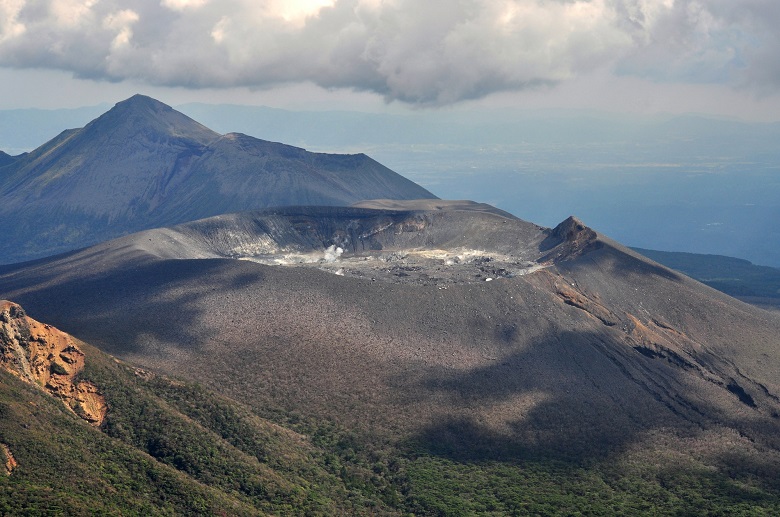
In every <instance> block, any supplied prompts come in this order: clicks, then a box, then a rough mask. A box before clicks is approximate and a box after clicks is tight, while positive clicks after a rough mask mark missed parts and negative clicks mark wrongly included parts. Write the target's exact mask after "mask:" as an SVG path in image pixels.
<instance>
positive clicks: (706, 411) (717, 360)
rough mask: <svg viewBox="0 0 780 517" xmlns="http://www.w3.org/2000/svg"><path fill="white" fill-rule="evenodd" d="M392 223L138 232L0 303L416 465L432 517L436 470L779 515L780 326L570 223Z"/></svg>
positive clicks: (415, 486) (452, 214)
mask: <svg viewBox="0 0 780 517" xmlns="http://www.w3.org/2000/svg"><path fill="white" fill-rule="evenodd" d="M383 204H386V203H377V204H376V205H383ZM391 205H392V206H394V207H395V208H394V209H392V210H375V209H370V208H358V207H353V208H338V207H333V208H316V207H309V208H299V209H294V208H290V209H284V210H268V211H263V212H254V213H247V214H239V215H234V216H220V217H217V218H212V219H208V220H204V221H198V222H194V223H188V224H186V225H182V226H179V227H175V228H169V229H162V230H154V231H149V232H143V233H140V234H136V235H132V236H128V237H126V238H123V239H119V240H116V241H112V242H109V243H104V244H101V245H99V246H96V247H94V248H90V249H87V250H84V251H82V252H78V253H72V254H69V255H67V256H63V257H58V258H52V259H48V260H44V261H40V262H38V263H34V264H26V265H18V266H7V267H4V268H2V269H0V292H4V293H8V294H7V295H8V296H13V297H14V298H15V299H19V300H22V301H23V302H24V303H25V304H26V305H27V306H28V307H34V310H35V311H36V312H37V313H40V314H44V315H45V317H46V318H47V319H49V320H50V321H52V322H54V323H55V324H57V325H60V326H63V327H64V328H67V329H69V330H72V331H73V332H76V333H78V334H79V335H82V336H84V337H85V338H88V339H89V340H90V341H91V342H94V343H95V344H97V345H98V346H100V347H101V348H103V349H104V350H106V351H109V352H111V353H113V354H116V355H118V356H119V357H122V358H124V359H127V360H132V361H134V362H137V363H139V364H141V365H142V366H144V367H146V368H151V369H155V370H158V371H162V372H169V373H176V374H181V375H186V376H189V377H191V378H195V379H198V381H199V382H203V383H204V384H206V385H208V386H210V387H211V388H213V389H215V390H219V391H220V392H221V393H222V394H225V395H227V396H229V397H231V398H234V399H236V400H239V401H242V402H244V403H246V404H248V405H249V406H251V407H252V408H253V409H254V410H255V411H258V412H260V414H263V411H265V408H268V407H278V408H281V411H282V412H295V413H297V414H300V415H303V416H305V417H307V418H313V419H315V420H318V421H326V422H332V423H333V424H334V425H337V426H343V427H346V428H348V429H351V430H352V431H353V432H354V433H355V435H356V438H355V440H356V442H355V445H354V446H352V447H351V448H352V450H354V451H358V450H368V451H372V450H375V448H376V447H379V448H380V450H383V448H384V447H390V448H391V450H396V451H398V450H409V449H406V448H411V449H410V450H412V451H416V453H415V454H417V456H414V455H412V456H405V457H406V458H407V459H409V461H411V463H409V464H408V465H407V467H408V469H409V470H406V472H407V473H408V475H409V476H410V481H409V483H411V484H410V489H409V490H411V492H409V493H417V494H420V495H419V499H417V501H418V502H420V501H422V500H425V501H428V502H427V503H425V504H426V505H428V506H424V507H425V508H427V510H426V511H433V510H431V508H432V507H431V506H430V505H431V504H434V503H433V502H432V501H433V499H430V498H429V496H430V495H431V492H426V490H441V489H442V487H443V486H446V480H445V479H444V478H442V479H439V478H438V477H437V475H435V474H434V473H435V472H436V471H437V469H438V467H436V466H437V465H438V466H439V467H441V468H443V469H445V470H446V471H447V472H453V470H452V469H454V470H455V471H458V472H460V473H461V475H463V476H466V477H467V478H469V479H471V478H470V475H467V472H474V471H470V470H468V469H472V468H479V469H488V470H486V471H484V472H485V475H486V476H488V477H490V479H494V480H496V482H498V481H497V480H498V479H499V478H500V476H498V474H497V472H499V471H501V469H509V470H507V472H508V473H511V476H515V475H517V474H518V472H519V471H517V470H514V469H516V468H521V469H536V468H538V469H541V470H540V472H550V471H549V470H548V469H549V468H552V467H551V465H554V464H556V463H555V462H559V464H562V465H564V466H563V467H561V468H562V470H563V471H565V472H569V473H570V474H571V475H572V476H574V477H576V476H578V475H580V474H582V475H586V476H595V478H594V479H596V480H598V483H602V484H605V485H603V486H607V487H609V488H605V490H611V491H612V492H611V493H613V494H614V493H620V494H623V493H628V492H631V491H632V490H634V489H636V488H637V487H632V488H627V487H626V486H622V487H621V485H620V482H619V481H616V480H619V479H623V476H628V477H629V478H631V479H634V480H635V481H636V480H637V479H648V478H649V479H670V478H669V477H668V476H672V478H674V477H675V476H678V477H679V476H683V478H684V479H685V481H680V480H678V481H676V482H673V483H672V484H671V486H672V487H679V489H680V490H683V491H684V490H687V489H686V488H684V487H696V488H692V489H691V490H693V491H694V492H695V493H696V494H698V495H697V497H700V496H701V497H704V500H705V501H706V500H710V499H708V497H709V496H706V497H705V496H703V495H702V494H705V493H706V494H710V495H713V494H716V493H720V494H721V496H717V497H716V498H715V499H711V501H715V500H718V501H720V502H718V503H717V504H718V505H720V504H724V505H725V506H727V507H729V508H732V509H736V508H738V507H739V505H741V504H748V507H749V505H751V504H757V505H758V506H760V507H763V508H765V509H766V508H771V507H773V505H774V504H775V502H772V501H776V499H775V498H776V496H777V495H778V494H780V492H778V490H780V487H778V485H777V483H776V479H778V477H777V476H778V474H780V441H778V438H777V437H778V436H780V434H778V432H777V431H778V426H779V425H780V424H779V423H778V415H780V398H778V397H779V395H780V384H778V381H777V379H778V378H779V377H778V372H780V358H778V354H777V349H778V338H777V336H778V335H780V318H779V317H778V316H777V315H773V314H770V313H767V312H765V311H761V310H759V309H756V308H753V307H750V306H748V305H746V304H743V303H741V302H739V301H737V300H734V299H732V298H730V297H728V296H726V295H724V294H722V293H719V292H717V291H715V290H713V289H710V288H708V287H706V286H704V285H702V284H699V283H697V282H695V281H693V280H690V279H688V278H686V277H684V276H682V275H680V274H678V273H675V272H673V271H671V270H668V269H666V268H664V267H662V266H660V265H658V264H656V263H653V262H652V261H650V260H648V259H646V258H644V257H642V256H641V255H638V254H637V253H635V252H633V251H631V250H629V249H627V248H624V247H622V246H621V245H619V244H618V243H615V242H613V241H611V240H609V239H608V238H606V237H603V236H601V235H599V234H598V233H596V232H595V231H593V230H591V229H589V228H587V227H586V226H584V225H583V224H582V223H581V222H579V221H577V220H576V219H573V218H570V219H568V220H566V221H564V222H563V223H561V225H559V226H558V227H557V228H555V229H554V230H548V229H543V228H540V227H538V226H536V225H533V224H530V223H526V222H524V221H520V220H518V219H516V218H514V217H512V216H510V215H508V214H505V213H503V212H500V211H495V210H493V211H491V210H489V209H486V208H485V206H484V205H469V204H467V203H466V204H463V203H451V202H430V203H421V202H416V203H401V202H396V203H392V204H391ZM339 249H340V250H341V252H339V251H338V250H339ZM236 258H240V259H243V260H236ZM274 263H275V264H287V265H286V266H285V265H277V266H271V265H268V264H274ZM488 279H490V281H488ZM377 443H378V444H380V445H376V444H377ZM383 443H387V444H389V445H387V446H385V445H381V444H383ZM371 444H374V445H371ZM367 454H368V453H367ZM370 454H374V453H370ZM376 454H379V453H378V452H377V453H376ZM394 454H397V453H394ZM485 462H488V463H485ZM550 462H553V463H550ZM488 464H489V465H492V466H491V467H488V466H486V465H488ZM474 465H481V467H475V466H474ZM518 465H519V466H521V467H518ZM670 465H674V468H673V469H672V470H669V469H671V467H670ZM496 469H498V470H496ZM571 469H574V470H571ZM577 469H586V471H580V470H577ZM488 471H489V472H488ZM672 471H673V472H672ZM573 472H580V474H573ZM681 473H684V475H683V474H681ZM507 475H509V474H507ZM567 475H568V474H567ZM431 476H433V477H431ZM710 476H712V477H710ZM415 479H416V481H414V480H415ZM429 482H430V483H432V484H431V485H429V484H428V483H429ZM464 482H465V481H464ZM653 483H655V482H652V483H651V485H652V486H656V485H655V484H653ZM664 483H665V482H664ZM662 484H663V483H662ZM648 486H650V485H646V484H645V485H643V486H642V489H641V490H642V491H641V493H643V494H644V495H642V496H641V497H640V500H639V501H634V502H633V503H631V504H638V505H639V506H638V507H642V505H652V506H644V508H651V507H652V508H656V509H657V510H659V511H670V510H671V509H672V508H674V507H675V505H677V504H678V503H679V504H683V503H680V501H681V500H685V499H686V497H687V496H685V495H683V494H682V493H681V492H674V491H675V490H677V488H670V487H669V486H666V485H664V487H663V488H659V487H656V488H654V489H653V490H656V489H657V490H660V491H661V492H659V493H663V494H665V495H664V497H667V496H668V497H670V499H664V500H663V501H665V502H659V501H657V500H655V497H656V496H654V495H652V490H650V491H649V492H644V490H646V489H647V488H648ZM424 487H428V488H425V489H424ZM707 487H709V488H707ZM717 487H720V488H717ZM743 489H744V490H743ZM626 490H627V491H628V492H624V491H626ZM670 490H671V491H672V492H674V494H676V495H674V497H671V495H670V494H671V492H669V491H670ZM415 491H417V492H415ZM751 491H753V492H751ZM426 493H427V494H428V495H427V496H426V495H425V494H426ZM750 493H753V495H755V497H756V499H751V497H752V496H750V495H749V494H750ZM722 494H730V495H728V496H723V495H722ZM536 495H538V494H536ZM461 497H463V498H465V499H464V500H468V497H469V496H468V495H462V496H461ZM621 497H622V496H621ZM713 497H715V496H714V495H713ZM434 499H435V498H434ZM513 500H514V499H513ZM691 500H696V501H699V503H700V500H699V499H691ZM759 500H760V501H763V502H761V503H760V504H759V503H757V502H756V501H759ZM502 501H503V502H502V503H501V504H508V503H507V500H502ZM750 501H752V502H750ZM699 503H692V504H693V506H685V505H687V504H689V503H684V504H683V506H684V508H687V510H685V511H693V509H695V508H696V506H697V505H698V504H699ZM420 504H422V503H420ZM464 504H465V503H464ZM707 504H708V505H709V506H708V508H709V509H710V510H712V511H715V510H717V508H715V507H713V506H712V504H713V503H711V502H710V503H707ZM659 505H660V506H659ZM766 505H768V506H766ZM638 507H633V508H634V509H636V508H638ZM474 508H476V507H474ZM678 509H679V508H678Z"/></svg>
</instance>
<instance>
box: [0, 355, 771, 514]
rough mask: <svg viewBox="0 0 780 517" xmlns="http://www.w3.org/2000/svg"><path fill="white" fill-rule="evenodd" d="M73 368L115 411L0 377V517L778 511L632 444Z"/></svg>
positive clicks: (757, 496)
mask: <svg viewBox="0 0 780 517" xmlns="http://www.w3.org/2000/svg"><path fill="white" fill-rule="evenodd" d="M83 376H84V377H85V378H87V379H88V380H91V381H92V382H94V383H95V384H97V385H98V386H100V387H101V390H102V392H103V393H104V395H105V396H106V398H107V400H108V403H109V406H110V408H111V409H110V412H109V414H108V417H107V419H106V421H105V422H104V424H103V426H102V428H101V429H100V430H98V429H96V428H94V427H91V426H89V425H88V424H87V423H86V422H84V421H82V420H80V419H78V418H77V417H76V416H75V415H73V414H72V413H71V412H69V411H68V410H67V409H66V408H65V407H64V406H63V405H62V403H61V402H60V401H59V400H56V399H54V398H52V397H49V396H47V395H45V394H44V393H43V392H42V391H41V390H39V389H37V388H36V387H34V386H31V385H26V384H23V383H22V382H21V381H19V380H18V379H16V378H14V377H12V376H11V375H9V374H6V373H4V372H0V442H2V443H4V444H6V445H8V447H9V448H10V449H11V450H12V451H13V454H14V456H15V458H16V460H17V461H18V463H19V466H18V467H17V468H16V469H15V470H14V471H13V474H12V475H10V476H5V475H0V514H2V515H5V514H8V515H57V514H67V515H94V514H112V513H113V514H116V513H121V514H125V515H133V514H139V515H182V514H214V515H220V514H222V515H258V514H265V513H268V514H276V515H336V514H366V515H369V514H401V515H403V514H415V515H452V516H457V515H475V514H482V515H528V514H536V515H560V514H564V515H634V514H681V515H683V514H684V515H756V514H766V515H777V514H780V486H778V484H777V483H774V484H773V483H771V482H765V481H766V480H763V481H762V476H763V478H767V479H768V478H771V477H772V475H773V473H772V472H769V471H767V472H764V473H761V472H758V471H756V474H755V476H753V477H751V476H749V475H746V474H745V472H749V471H750V469H745V468H742V467H740V468H735V469H734V471H733V472H729V470H728V469H721V470H717V469H713V468H710V467H706V466H704V465H701V464H698V463H696V462H695V461H693V460H690V461H688V462H687V463H685V462H683V463H680V462H679V461H678V462H672V463H669V464H664V463H663V462H660V463H659V462H656V463H650V462H645V461H642V460H641V458H632V457H631V456H630V455H628V456H626V455H622V456H621V457H618V458H616V457H609V456H608V455H605V456H599V457H600V458H602V459H598V460H594V459H591V460H582V459H580V460H570V459H567V458H566V457H565V455H560V454H559V455H557V456H550V457H544V456H538V455H536V456H532V455H528V456H523V455H522V454H518V455H513V456H511V457H507V458H501V457H500V454H488V452H489V451H486V453H485V454H484V455H483V456H484V458H480V457H474V456H473V455H472V456H469V457H468V458H465V457H460V458H459V457H458V456H457V455H453V454H450V452H452V451H449V452H448V451H447V450H446V449H436V448H432V447H430V443H422V442H413V441H410V442H406V443H403V444H398V443H391V442H390V441H388V440H385V439H379V438H377V437H371V436H369V435H368V434H366V433H365V432H364V431H361V430H347V429H344V428H343V427H341V426H339V425H337V424H335V423H332V422H328V421H325V420H321V419H317V418H313V417H303V416H301V415H292V414H284V413H283V412H282V411H281V410H278V409H273V410H271V411H269V413H270V414H275V415H276V417H275V420H277V422H276V423H274V422H271V421H270V420H268V419H264V418H261V417H259V416H258V415H257V414H255V413H254V412H253V411H251V410H250V409H249V408H247V407H245V406H242V405H240V404H237V403H235V402H233V401H231V400H229V399H226V398H224V397H221V396H218V395H215V394H214V393H212V392H210V391H209V390H208V389H205V388H203V387H201V386H198V385H195V384H192V383H185V382H179V381H176V380H171V379H168V378H165V377H162V376H154V375H149V374H146V373H145V372H141V371H136V370H134V369H132V368H130V367H127V366H125V365H123V364H120V363H116V362H114V361H113V360H111V359H110V358H108V357H106V356H104V355H103V354H100V353H98V352H95V351H94V350H92V349H89V357H88V361H87V368H86V369H85V371H84V372H83ZM266 416H267V415H266ZM428 439H429V440H434V441H435V439H436V437H428ZM594 457H596V456H594Z"/></svg>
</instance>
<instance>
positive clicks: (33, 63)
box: [0, 0, 780, 105]
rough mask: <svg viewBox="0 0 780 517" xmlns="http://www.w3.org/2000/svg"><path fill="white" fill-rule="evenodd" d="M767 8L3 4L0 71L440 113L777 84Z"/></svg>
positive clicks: (588, 1)
mask: <svg viewBox="0 0 780 517" xmlns="http://www.w3.org/2000/svg"><path fill="white" fill-rule="evenodd" d="M779 22H780V3H778V2H777V1H776V0H744V1H740V2H734V1H733V0H706V1H705V0H427V1H425V2H419V1H412V0H266V1H257V0H255V1H252V0H219V1H217V0H161V1H158V2H151V1H148V0H86V1H84V0H82V1H77V0H48V1H45V0H0V66H5V67H18V68H54V69H60V70H66V71H69V72H72V73H73V74H74V75H76V76H78V77H84V78H91V79H97V80H109V81H121V80H125V79H136V80H140V81H143V82H147V83H149V84H154V85H164V86H183V87H187V88H205V87H232V86H248V87H250V88H260V89H262V88H268V87H273V86H277V85H280V84H285V83H295V82H311V83H314V84H317V85H319V86H322V87H325V88H350V89H354V90H364V91H370V92H375V93H378V94H381V95H383V96H385V97H386V98H387V99H388V100H401V101H404V102H408V103H412V104H427V105H440V104H449V103H454V102H458V101H460V100H464V99H472V98H480V97H483V96H486V95H489V94H491V93H494V92H501V91H513V90H521V89H525V88H529V87H538V86H540V85H549V84H555V83H558V82H561V81H566V80H568V79H571V78H573V77H576V76H579V75H583V74H587V73H589V72H590V71H592V70H595V69H604V68H607V69H612V70H615V71H616V72H617V73H620V74H624V75H636V76H640V77H643V78H646V79H650V80H655V81H673V82H694V83H696V82H708V83H723V84H729V85H733V86H735V87H749V88H753V89H756V90H758V91H768V92H774V91H776V90H777V88H778V86H780V62H778V60H777V58H776V56H777V55H780V38H779V37H778V35H777V31H776V27H777V26H778V23H779Z"/></svg>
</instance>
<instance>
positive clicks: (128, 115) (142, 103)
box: [84, 94, 219, 145]
mask: <svg viewBox="0 0 780 517" xmlns="http://www.w3.org/2000/svg"><path fill="white" fill-rule="evenodd" d="M84 129H85V130H86V131H88V132H89V133H90V134H94V133H99V134H114V133H116V132H117V131H119V132H120V133H119V136H122V137H130V138H135V137H136V136H137V135H139V134H143V135H145V136H147V137H151V139H152V140H154V141H157V140H159V139H160V137H161V136H162V137H180V138H185V139H187V140H194V141H195V142H198V143H199V144H201V145H205V144H208V143H209V142H212V141H213V140H215V139H216V138H218V137H219V135H218V134H217V133H215V132H214V131H212V130H210V129H209V128H207V127H206V126H204V125H202V124H200V123H199V122H196V121H195V120H193V119H191V118H190V117H188V116H186V115H184V114H183V113H180V112H178V111H176V110H175V109H173V108H172V107H170V106H168V105H167V104H165V103H162V102H160V101H158V100H156V99H153V98H151V97H147V96H146V95H140V94H136V95H133V96H132V97H130V98H128V99H125V100H124V101H121V102H118V103H117V104H116V105H115V106H114V107H113V108H111V109H110V110H108V111H107V112H106V113H104V114H103V115H101V116H100V117H98V118H97V119H95V120H93V121H92V122H90V123H89V124H87V126H86V127H85V128H84ZM123 130H124V131H123ZM125 132H127V134H124V133H125Z"/></svg>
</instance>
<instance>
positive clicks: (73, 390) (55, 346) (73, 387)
mask: <svg viewBox="0 0 780 517" xmlns="http://www.w3.org/2000/svg"><path fill="white" fill-rule="evenodd" d="M0 366H1V367H2V368H5V369H6V370H8V371H9V372H11V373H12V374H13V375H16V376H17V377H19V378H20V379H22V380H24V381H26V382H28V383H30V384H34V385H37V386H39V387H40V388H41V389H43V390H44V391H46V392H47V393H49V394H51V395H53V396H55V397H57V398H59V399H61V400H62V401H63V402H64V403H65V405H66V406H67V407H68V408H69V409H70V410H71V411H73V412H74V413H76V414H77V415H79V416H80V417H81V418H83V419H84V420H86V421H88V422H89V423H90V424H92V425H95V426H99V425H100V424H101V423H102V422H103V419H104V418H105V416H106V412H107V410H108V407H107V405H106V401H105V399H104V397H103V396H102V395H101V394H100V391H99V390H98V387H97V386H95V385H94V384H92V383H91V382H86V381H81V380H79V379H78V374H79V372H81V370H83V369H84V353H83V352H82V351H81V349H80V348H79V347H78V346H77V345H76V343H75V342H74V340H73V338H71V337H70V336H69V335H68V334H66V333H64V332H62V331H60V330H57V329H56V328H54V327H52V326H51V325H46V324H43V323H39V322H38V321H35V320H34V319H32V318H30V317H28V316H27V315H26V314H25V312H24V310H23V309H22V308H21V307H20V306H19V305H17V304H15V303H13V302H9V301H6V300H3V301H0ZM9 461H10V460H9ZM9 470H10V469H9Z"/></svg>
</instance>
